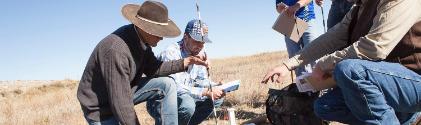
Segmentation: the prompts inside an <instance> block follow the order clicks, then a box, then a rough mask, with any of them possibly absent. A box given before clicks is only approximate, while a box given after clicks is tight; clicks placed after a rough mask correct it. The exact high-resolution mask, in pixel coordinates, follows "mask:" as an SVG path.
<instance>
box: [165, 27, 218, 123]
mask: <svg viewBox="0 0 421 125" xmlns="http://www.w3.org/2000/svg"><path fill="white" fill-rule="evenodd" d="M200 26H202V27H203V35H204V36H203V40H202V35H201V27H200ZM205 43H211V40H210V39H209V38H208V26H207V25H206V24H205V23H204V22H202V25H200V23H199V20H191V21H189V22H188V23H187V26H186V29H185V32H184V36H183V39H182V40H181V41H179V42H177V43H174V44H172V45H170V46H169V47H168V48H167V49H166V50H164V51H163V52H162V53H161V54H160V57H159V59H160V60H162V61H171V60H179V59H183V58H187V57H189V56H202V57H206V52H205V49H204V46H205ZM206 61H208V60H206ZM170 76H172V77H173V78H174V80H175V83H176V84H177V101H178V124H180V125H197V124H200V123H201V122H202V121H204V120H205V119H206V118H207V117H208V116H209V115H210V114H211V113H212V109H213V106H219V105H221V104H222V101H223V100H222V99H221V98H222V97H224V96H225V93H224V92H223V91H222V89H220V88H218V87H213V88H212V91H210V90H209V89H208V87H209V84H212V86H215V85H218V84H219V83H214V82H212V81H211V80H210V79H209V77H208V72H207V69H206V67H204V66H201V65H191V66H190V67H189V69H188V71H187V72H180V73H176V74H172V75H170ZM212 94H213V95H214V97H213V98H214V99H215V100H216V103H215V104H214V105H213V102H212Z"/></svg>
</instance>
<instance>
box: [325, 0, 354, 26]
mask: <svg viewBox="0 0 421 125" xmlns="http://www.w3.org/2000/svg"><path fill="white" fill-rule="evenodd" d="M353 4H354V3H352V2H348V1H347V0H332V5H330V10H329V15H328V17H327V28H328V29H330V28H332V27H333V26H335V25H336V24H337V23H339V22H341V21H342V19H343V18H344V17H345V15H346V13H348V11H349V10H350V9H351V7H352V5H353Z"/></svg>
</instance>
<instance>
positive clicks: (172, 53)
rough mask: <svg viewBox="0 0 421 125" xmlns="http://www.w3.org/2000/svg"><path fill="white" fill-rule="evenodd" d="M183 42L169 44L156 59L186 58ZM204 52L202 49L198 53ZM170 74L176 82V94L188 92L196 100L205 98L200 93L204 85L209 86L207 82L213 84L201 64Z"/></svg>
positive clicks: (186, 52)
mask: <svg viewBox="0 0 421 125" xmlns="http://www.w3.org/2000/svg"><path fill="white" fill-rule="evenodd" d="M183 44H184V42H183V41H179V42H177V43H174V44H171V45H170V46H169V47H168V48H167V49H166V50H164V51H163V52H161V54H160V55H158V59H159V60H161V61H169V60H178V59H182V58H187V57H188V56H189V53H188V51H187V50H185V49H184V47H183ZM204 52H205V50H204V49H202V51H201V52H200V53H199V55H201V54H204ZM170 76H171V77H173V78H174V80H175V83H176V84H177V94H178V95H181V94H190V95H191V96H192V97H193V98H194V99H196V100H204V99H206V97H205V96H202V93H203V92H204V91H205V90H206V87H208V86H209V83H211V84H212V85H215V83H214V82H212V81H211V80H210V79H209V78H208V72H207V69H206V67H204V66H201V65H190V66H189V67H188V70H187V71H186V72H180V73H176V74H171V75H170Z"/></svg>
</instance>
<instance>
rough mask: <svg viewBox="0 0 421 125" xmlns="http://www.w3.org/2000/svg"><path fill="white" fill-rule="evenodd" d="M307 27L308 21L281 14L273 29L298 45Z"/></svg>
mask: <svg viewBox="0 0 421 125" xmlns="http://www.w3.org/2000/svg"><path fill="white" fill-rule="evenodd" d="M307 27H308V24H307V22H306V21H304V20H302V19H300V18H297V17H295V16H294V17H290V16H287V15H285V14H284V13H281V14H280V15H279V16H278V18H277V19H276V21H275V23H274V24H273V26H272V29H274V30H275V31H277V32H279V33H281V34H283V35H285V37H288V38H290V39H291V40H293V41H294V42H297V43H298V41H299V40H300V38H301V36H303V33H304V31H305V30H306V29H307Z"/></svg>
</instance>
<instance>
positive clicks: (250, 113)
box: [0, 52, 287, 125]
mask: <svg viewBox="0 0 421 125" xmlns="http://www.w3.org/2000/svg"><path fill="white" fill-rule="evenodd" d="M286 57H287V54H286V53H285V52H271V53H262V54H258V55H252V56H245V57H231V58H224V59H214V60H212V68H211V77H212V79H213V80H214V81H219V80H223V81H231V80H236V79H240V80H241V86H240V89H239V90H238V91H235V92H232V93H229V94H228V95H227V96H226V99H225V102H224V104H223V107H233V108H235V109H236V117H237V119H238V120H237V123H241V122H242V121H245V120H248V119H251V118H255V117H258V116H261V115H263V114H264V101H265V98H266V94H267V91H268V88H269V87H272V88H281V87H282V86H283V85H281V84H268V85H263V84H260V80H261V79H262V77H263V76H264V75H265V73H266V71H267V70H268V69H269V68H271V67H273V66H275V65H278V64H280V62H281V61H282V60H283V59H286ZM77 85H78V81H76V80H61V81H0V125H51V124H54V125H57V124H63V125H82V124H86V123H85V120H84V118H83V116H82V112H81V110H80V105H79V102H78V100H77V99H76V89H77ZM135 109H136V112H137V114H138V117H139V120H140V122H141V124H144V125H150V124H153V123H154V122H153V119H152V118H151V117H150V116H149V115H148V113H147V112H146V110H145V104H144V103H143V104H139V105H137V106H136V107H135ZM220 123H222V125H223V124H227V123H228V122H227V121H224V120H220ZM202 124H214V122H213V121H209V120H208V121H205V122H204V123H202Z"/></svg>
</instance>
